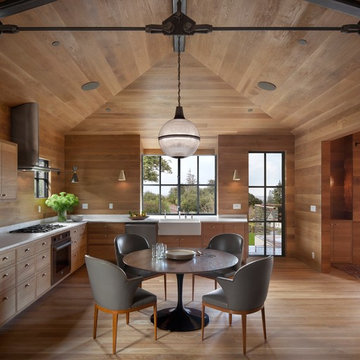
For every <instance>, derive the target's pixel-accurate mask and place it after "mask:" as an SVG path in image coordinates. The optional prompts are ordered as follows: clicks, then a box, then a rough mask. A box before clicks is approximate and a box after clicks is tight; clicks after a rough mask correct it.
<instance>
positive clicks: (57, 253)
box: [51, 231, 71, 284]
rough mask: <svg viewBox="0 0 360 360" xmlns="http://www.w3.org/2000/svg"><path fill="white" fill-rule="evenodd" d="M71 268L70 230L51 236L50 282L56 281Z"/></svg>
mask: <svg viewBox="0 0 360 360" xmlns="http://www.w3.org/2000/svg"><path fill="white" fill-rule="evenodd" d="M70 270H71V237H70V231H66V232H63V233H61V234H58V235H55V236H52V237H51V284H55V283H57V282H58V281H59V280H61V279H62V278H63V277H65V276H66V275H67V274H69V273H70Z"/></svg>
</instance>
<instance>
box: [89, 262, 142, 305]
mask: <svg viewBox="0 0 360 360" xmlns="http://www.w3.org/2000/svg"><path fill="white" fill-rule="evenodd" d="M85 262H86V268H87V271H88V275H89V281H90V286H91V290H92V293H93V296H94V299H95V302H96V304H98V305H100V306H101V307H104V308H106V309H110V310H126V309H128V308H129V307H130V306H131V305H132V303H133V299H134V295H135V291H136V289H137V288H138V286H139V284H140V281H141V279H140V278H136V279H135V278H134V279H133V280H128V279H127V277H126V274H125V272H124V271H123V270H122V269H120V268H119V267H118V266H116V265H115V264H112V263H111V262H109V261H106V260H102V259H97V258H94V257H92V256H89V255H85Z"/></svg>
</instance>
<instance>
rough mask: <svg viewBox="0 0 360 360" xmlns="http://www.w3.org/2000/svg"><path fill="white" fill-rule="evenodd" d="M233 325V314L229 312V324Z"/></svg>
mask: <svg viewBox="0 0 360 360" xmlns="http://www.w3.org/2000/svg"><path fill="white" fill-rule="evenodd" d="M231 325H232V314H230V313H229V326H231Z"/></svg>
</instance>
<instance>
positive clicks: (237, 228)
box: [201, 222, 249, 261]
mask: <svg viewBox="0 0 360 360" xmlns="http://www.w3.org/2000/svg"><path fill="white" fill-rule="evenodd" d="M247 226H248V224H247V223H246V222H203V223H202V224H201V235H202V247H203V248H206V247H207V246H208V245H209V241H210V239H211V238H213V237H214V236H215V235H219V234H224V233H225V234H226V233H235V234H239V235H241V236H242V237H243V238H244V251H243V261H245V260H246V259H247V257H248V247H249V246H248V231H247Z"/></svg>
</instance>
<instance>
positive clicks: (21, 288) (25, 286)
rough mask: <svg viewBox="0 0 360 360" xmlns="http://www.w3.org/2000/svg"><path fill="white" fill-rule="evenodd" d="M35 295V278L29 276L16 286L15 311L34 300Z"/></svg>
mask: <svg viewBox="0 0 360 360" xmlns="http://www.w3.org/2000/svg"><path fill="white" fill-rule="evenodd" d="M35 295H36V278H35V276H32V277H31V278H29V279H27V280H25V281H23V282H22V283H21V284H20V285H18V286H17V288H16V300H17V309H16V310H17V311H19V310H21V309H23V308H24V307H26V306H27V305H28V304H30V303H31V302H33V301H34V300H35Z"/></svg>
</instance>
